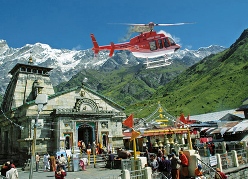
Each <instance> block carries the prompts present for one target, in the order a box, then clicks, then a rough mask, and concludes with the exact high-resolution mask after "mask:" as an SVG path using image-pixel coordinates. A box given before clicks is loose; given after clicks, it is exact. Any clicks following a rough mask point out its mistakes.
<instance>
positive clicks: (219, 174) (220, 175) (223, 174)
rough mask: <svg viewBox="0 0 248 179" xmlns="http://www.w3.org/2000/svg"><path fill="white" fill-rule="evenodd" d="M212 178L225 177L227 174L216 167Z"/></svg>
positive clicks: (221, 178) (224, 178)
mask: <svg viewBox="0 0 248 179" xmlns="http://www.w3.org/2000/svg"><path fill="white" fill-rule="evenodd" d="M214 179H227V176H226V174H225V173H223V172H221V171H220V169H219V168H216V173H215V177H214Z"/></svg>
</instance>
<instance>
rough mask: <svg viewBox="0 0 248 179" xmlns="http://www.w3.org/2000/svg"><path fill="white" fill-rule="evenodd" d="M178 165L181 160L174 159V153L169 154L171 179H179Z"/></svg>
mask: <svg viewBox="0 0 248 179" xmlns="http://www.w3.org/2000/svg"><path fill="white" fill-rule="evenodd" d="M180 163H181V160H180V159H179V158H177V157H176V154H175V153H172V154H171V177H172V179H179V178H180V172H179V168H180Z"/></svg>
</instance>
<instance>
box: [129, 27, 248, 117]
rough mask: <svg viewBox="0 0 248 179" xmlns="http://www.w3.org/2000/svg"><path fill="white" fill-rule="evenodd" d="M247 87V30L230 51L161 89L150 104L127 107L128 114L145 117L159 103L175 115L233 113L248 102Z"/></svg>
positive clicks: (197, 66) (193, 67)
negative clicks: (243, 102)
mask: <svg viewBox="0 0 248 179" xmlns="http://www.w3.org/2000/svg"><path fill="white" fill-rule="evenodd" d="M247 83H248V30H245V31H244V32H243V33H242V35H241V36H240V38H239V39H238V40H237V41H236V42H235V43H234V44H233V45H232V46H231V47H230V49H228V50H226V51H224V52H222V53H219V54H217V55H212V56H209V57H207V58H205V59H203V60H202V61H200V62H199V63H197V64H195V65H194V66H192V67H190V68H189V69H187V70H186V71H184V72H183V73H181V74H180V75H179V76H177V77H176V78H175V79H173V80H172V81H171V82H170V83H168V84H167V85H165V86H164V87H161V88H160V89H158V90H157V91H156V92H155V93H154V95H153V96H152V97H151V98H150V99H149V100H146V101H141V102H140V103H138V104H134V105H131V106H128V107H127V108H126V112H127V113H134V114H136V116H139V117H145V116H147V115H148V114H149V113H150V111H151V109H149V108H151V107H152V106H154V104H155V103H156V102H157V101H160V103H161V105H162V106H164V107H165V108H166V109H167V110H168V111H169V112H170V113H171V114H174V115H179V114H180V113H181V112H183V113H184V114H190V115H196V114H203V113H209V112H215V111H221V110H226V109H234V108H237V107H239V106H240V105H241V104H242V101H243V100H244V99H245V98H247V91H248V85H247ZM146 106H149V107H148V108H147V109H146V108H145V107H146ZM139 111H142V112H139Z"/></svg>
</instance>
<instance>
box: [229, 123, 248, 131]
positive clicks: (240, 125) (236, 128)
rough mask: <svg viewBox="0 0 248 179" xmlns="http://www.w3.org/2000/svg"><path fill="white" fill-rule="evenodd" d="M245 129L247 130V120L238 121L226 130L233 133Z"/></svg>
mask: <svg viewBox="0 0 248 179" xmlns="http://www.w3.org/2000/svg"><path fill="white" fill-rule="evenodd" d="M245 130H248V120H246V121H242V122H240V123H238V124H237V125H235V126H233V127H232V128H230V129H229V130H228V131H227V132H232V133H235V132H242V131H245Z"/></svg>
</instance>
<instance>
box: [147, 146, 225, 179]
mask: <svg viewBox="0 0 248 179" xmlns="http://www.w3.org/2000/svg"><path fill="white" fill-rule="evenodd" d="M145 156H146V157H147V161H148V166H150V167H151V168H152V171H153V173H154V172H161V173H163V174H164V175H165V176H166V177H167V178H168V179H187V178H190V176H189V170H188V166H189V159H188V158H187V156H186V155H185V154H184V152H183V149H181V151H179V152H178V155H177V154H176V152H175V151H173V152H172V153H171V154H169V155H167V156H165V155H164V154H163V152H162V150H158V153H157V154H154V153H149V152H148V150H146V152H145ZM194 174H195V176H194V177H195V178H196V179H206V177H205V176H204V172H203V170H202V166H201V165H200V164H198V166H197V167H196V168H195V172H194ZM226 178H227V176H226V175H225V174H224V173H223V172H221V171H220V169H219V168H216V173H215V179H226Z"/></svg>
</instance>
